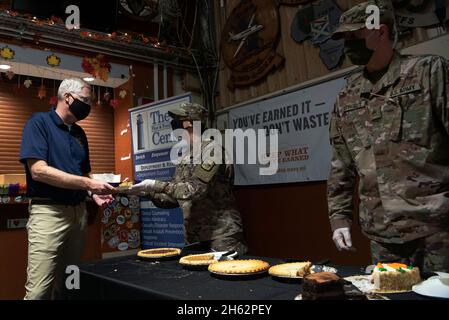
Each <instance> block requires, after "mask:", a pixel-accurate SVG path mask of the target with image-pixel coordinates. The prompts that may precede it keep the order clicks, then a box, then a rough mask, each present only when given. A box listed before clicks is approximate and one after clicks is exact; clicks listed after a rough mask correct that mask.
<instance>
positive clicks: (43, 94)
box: [37, 84, 47, 99]
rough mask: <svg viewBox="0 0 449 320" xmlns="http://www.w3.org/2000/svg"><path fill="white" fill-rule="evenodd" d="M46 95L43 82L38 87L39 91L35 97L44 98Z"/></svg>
mask: <svg viewBox="0 0 449 320" xmlns="http://www.w3.org/2000/svg"><path fill="white" fill-rule="evenodd" d="M46 96H47V88H45V86H44V84H42V85H41V86H40V87H39V91H38V92H37V97H38V98H39V99H44V98H45V97H46Z"/></svg>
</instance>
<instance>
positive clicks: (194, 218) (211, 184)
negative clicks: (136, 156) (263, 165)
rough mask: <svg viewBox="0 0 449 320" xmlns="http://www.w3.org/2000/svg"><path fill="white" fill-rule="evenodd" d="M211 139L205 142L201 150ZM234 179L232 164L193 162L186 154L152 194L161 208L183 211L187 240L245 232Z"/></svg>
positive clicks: (208, 239)
mask: <svg viewBox="0 0 449 320" xmlns="http://www.w3.org/2000/svg"><path fill="white" fill-rule="evenodd" d="M210 142H211V140H209V141H206V142H203V143H202V146H201V150H202V152H203V151H204V148H206V147H207V146H211V144H210ZM223 153H224V152H223ZM232 182H233V167H232V165H227V164H225V163H224V160H223V161H222V164H215V163H210V162H207V161H204V162H201V164H194V163H193V159H192V158H191V157H186V158H184V159H182V161H181V163H180V164H178V165H177V166H176V171H175V174H174V176H173V178H172V180H171V181H170V182H163V181H157V182H156V185H155V193H154V192H153V193H152V194H150V196H151V198H152V200H153V203H154V204H155V205H156V206H158V207H165V208H167V207H168V208H170V207H178V206H179V207H180V208H181V209H182V210H183V214H184V227H185V236H186V240H187V242H189V243H192V242H196V241H210V240H216V239H220V238H225V237H229V236H232V235H235V234H237V233H242V232H243V228H242V221H241V217H240V213H239V211H238V210H237V206H236V201H235V198H234V195H233V192H232Z"/></svg>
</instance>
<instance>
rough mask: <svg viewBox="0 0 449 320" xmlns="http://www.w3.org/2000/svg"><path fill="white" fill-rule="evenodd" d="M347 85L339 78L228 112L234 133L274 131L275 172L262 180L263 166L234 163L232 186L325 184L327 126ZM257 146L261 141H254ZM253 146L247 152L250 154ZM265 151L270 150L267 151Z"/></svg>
mask: <svg viewBox="0 0 449 320" xmlns="http://www.w3.org/2000/svg"><path fill="white" fill-rule="evenodd" d="M345 82H346V80H345V79H344V78H339V79H336V80H332V81H329V82H325V83H322V84H319V85H316V86H313V87H309V88H305V89H302V90H298V91H295V92H291V93H288V94H284V95H281V96H277V97H274V98H272V99H267V100H263V101H260V102H257V103H253V104H249V105H246V106H242V107H239V108H235V109H231V110H230V112H229V124H230V127H231V128H233V129H242V130H243V131H246V130H247V129H250V130H253V129H257V130H265V131H266V136H267V137H266V138H267V141H269V139H268V138H269V137H268V136H269V130H270V129H277V130H278V137H279V139H278V152H277V157H276V156H275V158H277V164H278V168H277V171H276V173H274V174H272V175H262V174H261V173H260V172H261V171H260V170H259V169H260V168H261V166H263V165H262V164H260V163H259V162H258V163H256V164H248V163H244V164H238V163H237V164H236V165H235V184H236V185H257V184H275V183H290V182H303V181H320V180H327V178H328V175H329V171H330V159H331V147H330V143H329V125H330V121H331V111H332V108H333V106H334V103H335V101H336V98H337V95H338V93H339V92H340V90H341V89H342V88H343V87H344V85H345ZM258 143H259V142H258ZM254 148H255V144H253V145H251V146H249V147H248V149H245V150H251V151H253V152H257V151H254ZM267 149H268V147H267Z"/></svg>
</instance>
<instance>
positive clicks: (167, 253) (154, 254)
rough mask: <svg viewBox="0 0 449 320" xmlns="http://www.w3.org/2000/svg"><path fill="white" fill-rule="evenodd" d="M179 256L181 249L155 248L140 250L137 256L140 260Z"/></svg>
mask: <svg viewBox="0 0 449 320" xmlns="http://www.w3.org/2000/svg"><path fill="white" fill-rule="evenodd" d="M179 254H181V249H178V248H155V249H146V250H140V251H139V252H138V253H137V255H138V256H139V257H141V258H150V259H155V258H168V257H175V256H178V255H179Z"/></svg>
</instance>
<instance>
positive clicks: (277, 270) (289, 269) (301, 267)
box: [268, 261, 312, 278]
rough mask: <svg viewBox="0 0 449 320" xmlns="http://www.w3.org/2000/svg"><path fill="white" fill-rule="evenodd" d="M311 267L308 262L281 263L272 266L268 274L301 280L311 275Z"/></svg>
mask: <svg viewBox="0 0 449 320" xmlns="http://www.w3.org/2000/svg"><path fill="white" fill-rule="evenodd" d="M311 267H312V263H311V262H310V261H306V262H291V263H283V264H278V265H275V266H272V267H271V268H270V269H269V270H268V273H269V274H270V275H272V276H275V277H284V278H302V277H304V276H306V275H308V274H310V273H311V270H310V269H311Z"/></svg>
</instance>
